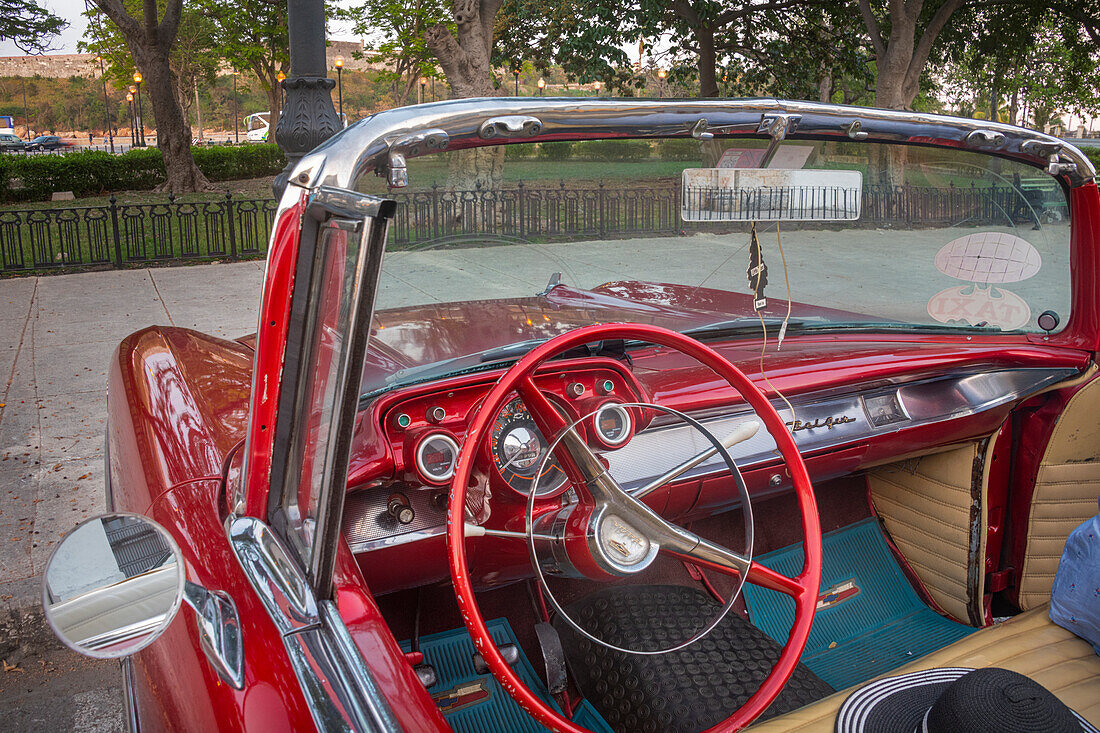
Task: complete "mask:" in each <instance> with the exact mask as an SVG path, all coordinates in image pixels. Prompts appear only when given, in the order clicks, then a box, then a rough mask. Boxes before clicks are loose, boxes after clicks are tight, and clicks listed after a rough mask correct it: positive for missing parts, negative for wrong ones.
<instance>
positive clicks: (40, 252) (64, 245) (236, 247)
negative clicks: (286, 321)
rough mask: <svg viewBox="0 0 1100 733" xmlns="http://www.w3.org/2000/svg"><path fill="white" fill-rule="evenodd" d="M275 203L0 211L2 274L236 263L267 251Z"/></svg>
mask: <svg viewBox="0 0 1100 733" xmlns="http://www.w3.org/2000/svg"><path fill="white" fill-rule="evenodd" d="M275 208H276V203H275V201H274V200H273V199H235V198H233V196H232V195H230V194H228V193H227V194H226V195H225V198H224V199H221V200H215V201H197V202H189V201H176V199H175V197H174V196H169V197H168V200H167V201H166V202H164V203H148V204H123V203H119V202H118V201H117V200H116V199H115V197H114V196H112V197H111V200H110V203H109V204H108V205H107V206H79V207H71V208H68V207H67V208H49V209H5V210H0V270H2V271H3V272H5V273H13V272H20V271H40V270H49V269H69V268H80V267H88V266H96V265H100V266H108V267H126V266H130V265H139V264H149V263H155V262H161V261H171V260H177V261H183V260H192V259H194V260H200V259H230V260H234V259H239V258H242V257H250V256H259V255H262V254H263V253H264V252H266V251H267V240H268V237H269V236H270V232H271V225H272V222H273V220H274V217H275Z"/></svg>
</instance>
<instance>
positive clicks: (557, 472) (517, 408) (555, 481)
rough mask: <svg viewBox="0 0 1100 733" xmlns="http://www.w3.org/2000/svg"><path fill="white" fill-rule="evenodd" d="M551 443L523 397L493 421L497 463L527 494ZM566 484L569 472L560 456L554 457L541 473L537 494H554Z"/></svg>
mask: <svg viewBox="0 0 1100 733" xmlns="http://www.w3.org/2000/svg"><path fill="white" fill-rule="evenodd" d="M549 445H550V444H549V442H548V441H547V440H546V439H545V438H544V437H543V435H542V433H541V432H539V429H538V427H537V426H536V425H535V421H534V420H532V419H531V415H530V413H528V412H527V405H525V404H523V400H522V399H520V398H519V397H517V398H516V399H514V400H512V401H511V402H509V403H508V404H507V405H505V406H504V408H503V409H501V411H500V413H499V414H497V418H496V421H495V422H494V423H493V447H492V450H493V463H494V464H496V467H497V470H498V471H500V475H501V477H502V478H503V479H504V480H505V481H506V482H507V483H508V485H509V486H511V487H512V488H513V489H514V490H515V491H517V492H518V493H520V494H522V495H524V496H527V495H528V494H529V493H530V491H531V486H532V485H533V484H534V483H535V477H536V476H535V474H536V473H537V472H538V470H539V467H540V466H542V463H543V458H544V457H545V456H546V451H547V449H548V448H549ZM564 484H565V473H564V472H563V471H562V470H561V466H560V465H558V461H557V459H556V458H554V457H551V458H550V460H549V461H547V462H546V466H545V469H544V470H543V473H542V475H541V476H539V477H538V486H537V496H547V495H549V494H553V493H554V492H555V491H557V490H558V489H560V488H561V487H562V486H563V485H564Z"/></svg>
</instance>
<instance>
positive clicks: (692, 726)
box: [554, 586, 833, 733]
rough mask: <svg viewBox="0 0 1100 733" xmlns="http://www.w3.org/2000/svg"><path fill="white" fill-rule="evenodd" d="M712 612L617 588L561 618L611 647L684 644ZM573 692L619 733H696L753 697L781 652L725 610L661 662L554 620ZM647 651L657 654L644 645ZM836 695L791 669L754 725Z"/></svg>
mask: <svg viewBox="0 0 1100 733" xmlns="http://www.w3.org/2000/svg"><path fill="white" fill-rule="evenodd" d="M717 608H718V605H717V603H715V601H714V600H712V599H711V598H710V597H708V596H706V595H704V594H703V593H701V592H699V591H696V590H694V589H692V588H685V587H681V586H618V587H615V588H608V589H606V590H603V591H599V592H597V593H594V594H592V595H590V596H588V597H587V598H584V599H583V600H581V601H578V602H577V603H575V604H573V605H572V606H570V607H568V608H567V609H566V610H567V611H568V612H569V614H570V615H571V616H572V617H573V618H575V619H576V620H577V622H578V623H579V624H581V626H583V627H584V628H586V629H588V630H589V631H591V632H593V633H594V635H596V636H598V637H599V638H601V639H605V640H607V641H609V642H610V643H612V644H615V645H616V646H622V647H624V648H634V649H637V648H644V647H639V646H638V643H639V641H641V642H642V643H645V641H646V640H647V637H648V639H649V640H652V639H654V638H679V639H686V638H687V636H686V635H685V633H684V630H685V629H687V630H689V632H688V633H690V629H695V628H700V627H701V625H702V624H704V623H706V622H707V621H709V620H710V619H713V618H714V616H715V612H716V610H717ZM554 626H555V628H556V629H557V630H558V633H559V634H560V635H561V639H562V644H563V645H564V647H565V654H566V657H567V659H568V662H569V669H570V674H571V676H572V678H573V680H574V682H575V683H576V684H577V687H578V688H579V689H580V691H581V692H582V693H583V694H584V696H585V697H586V698H587V699H588V701H589V702H590V703H592V705H593V706H594V707H595V708H596V710H598V711H599V712H600V714H601V715H602V716H603V717H604V719H605V720H606V721H607V722H608V723H609V724H610V725H611V727H612V728H614V729H615V730H616V731H620V732H622V733H626V732H627V731H629V732H630V733H635V732H637V733H663V732H664V731H675V733H695V732H696V731H700V730H704V729H706V728H709V727H711V726H713V725H714V724H716V723H719V722H721V721H722V720H725V719H726V718H727V717H729V716H730V715H731V714H732V713H733V712H734V711H735V710H737V708H739V707H740V706H741V705H742V704H744V702H745V701H746V700H748V699H749V697H750V696H751V695H752V694H753V693H754V692H756V690H757V689H758V688H759V687H760V684H761V683H762V682H763V681H764V679H765V678H766V677H767V676H768V672H770V671H771V668H772V666H773V665H774V664H775V662H776V660H778V659H779V652H780V651H781V647H780V645H779V644H776V643H775V642H774V641H772V640H771V639H770V638H769V637H768V636H767V635H766V634H764V632H762V631H760V630H759V629H757V628H756V627H755V626H752V625H751V624H749V623H748V622H747V621H745V620H744V619H743V618H741V616H740V615H738V614H737V613H736V612H734V611H731V612H730V613H729V614H727V616H726V618H724V619H723V620H722V622H721V623H720V624H719V625H718V626H717V627H716V628H715V629H714V630H713V631H711V632H710V633H709V634H707V635H706V636H704V637H703V638H702V639H701V640H699V641H697V642H695V643H694V644H692V645H691V646H689V647H687V648H686V649H682V650H680V651H676V652H669V653H667V654H658V655H641V654H624V653H622V652H617V651H614V650H612V649H608V648H607V647H605V646H603V645H602V644H597V643H595V642H593V641H591V640H590V639H588V638H587V637H585V636H584V635H583V634H580V633H578V632H577V631H576V630H575V629H574V628H573V627H572V626H570V625H569V624H568V623H566V622H565V621H564V620H562V619H561V618H556V619H555V620H554ZM650 648H658V647H653V646H651V647H650ZM832 693H833V688H831V687H830V686H829V685H827V684H826V683H824V682H822V681H821V679H819V678H818V677H817V675H815V674H814V673H813V672H811V671H810V670H809V669H807V668H806V667H804V666H803V665H801V664H800V665H798V668H797V669H796V670H795V672H794V674H793V675H792V676H791V679H790V681H789V682H788V683H787V686H786V687H785V688H784V689H783V692H782V693H780V695H779V697H778V698H776V700H775V702H773V703H772V705H771V707H769V708H768V710H767V711H765V712H764V714H763V715H762V716H761V717H760V718H759V720H765V719H767V718H769V717H772V716H775V715H779V714H781V713H785V712H789V711H791V710H794V709H795V708H799V707H802V706H803V705H808V704H809V703H812V702H815V701H817V700H820V699H821V698H823V697H826V696H828V695H831V694H832Z"/></svg>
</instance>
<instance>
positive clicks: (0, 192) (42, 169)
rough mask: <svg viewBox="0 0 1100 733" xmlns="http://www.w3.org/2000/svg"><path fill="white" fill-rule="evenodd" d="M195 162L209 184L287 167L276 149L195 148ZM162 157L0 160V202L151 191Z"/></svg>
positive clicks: (144, 151)
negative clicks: (64, 194) (68, 194)
mask: <svg viewBox="0 0 1100 733" xmlns="http://www.w3.org/2000/svg"><path fill="white" fill-rule="evenodd" d="M192 153H193V154H194V156H195V163H196V164H197V165H198V166H199V170H201V171H202V172H203V174H204V175H205V176H206V177H207V178H209V179H210V180H211V181H229V180H233V179H238V178H258V177H260V176H270V175H274V174H276V173H278V172H279V171H281V170H282V169H283V167H284V166H285V165H286V159H285V158H283V154H282V151H280V150H279V146H278V145H275V144H265V145H242V146H239V147H229V146H227V147H215V148H193V149H192ZM164 178H165V172H164V157H163V156H162V155H161V152H160V150H159V149H157V148H141V149H137V150H130V151H129V152H126V153H124V154H122V155H112V154H110V153H105V152H102V151H96V150H85V151H79V152H73V153H63V154H58V155H3V156H0V199H3V200H5V201H36V200H42V199H47V198H49V197H50V194H51V193H53V192H55V191H72V192H73V194H75V195H76V196H91V195H95V194H102V193H107V192H109V191H147V190H149V189H151V188H155V187H156V186H157V185H158V184H160V183H161V182H163V181H164Z"/></svg>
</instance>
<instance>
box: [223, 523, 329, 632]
mask: <svg viewBox="0 0 1100 733" xmlns="http://www.w3.org/2000/svg"><path fill="white" fill-rule="evenodd" d="M228 529H229V541H230V544H232V546H233V551H234V552H236V553H237V559H238V560H240V562H241V567H242V568H244V573H245V575H247V576H248V580H249V582H251V583H252V587H253V588H254V589H255V591H256V595H258V596H259V597H260V601H261V602H262V603H263V604H264V608H266V609H267V612H268V614H269V615H270V616H271V620H272V621H274V622H275V625H276V626H277V627H278V628H279V633H281V634H284V635H285V634H289V633H291V632H293V631H297V630H300V629H305V628H310V627H313V626H316V625H317V624H318V623H319V614H318V612H317V603H316V601H314V600H313V593H312V592H311V591H310V589H309V584H308V583H307V582H306V578H305V575H303V574H302V571H301V570H300V569H299V567H298V565H297V564H296V563H295V562H294V560H293V559H292V558H291V556H290V553H289V552H287V550H286V548H285V547H283V543H282V542H281V541H280V540H279V537H278V536H277V535H276V534H275V533H274V532H272V531H271V528H270V527H268V526H267V525H266V524H264V523H263V522H261V521H260V520H259V519H256V518H255V517H236V518H234V517H230V518H229V520H228Z"/></svg>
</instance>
